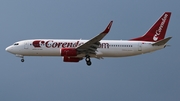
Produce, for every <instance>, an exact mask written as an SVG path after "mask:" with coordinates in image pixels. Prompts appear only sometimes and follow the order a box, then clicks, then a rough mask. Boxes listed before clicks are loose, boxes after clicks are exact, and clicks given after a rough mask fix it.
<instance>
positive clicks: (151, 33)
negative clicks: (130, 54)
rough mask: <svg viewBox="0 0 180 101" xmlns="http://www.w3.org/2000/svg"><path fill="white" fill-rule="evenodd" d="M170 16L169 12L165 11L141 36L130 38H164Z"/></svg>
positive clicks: (139, 39)
mask: <svg viewBox="0 0 180 101" xmlns="http://www.w3.org/2000/svg"><path fill="white" fill-rule="evenodd" d="M170 17H171V12H165V13H164V14H163V15H162V16H161V17H160V18H159V19H158V20H157V22H156V23H155V24H154V25H153V26H152V27H151V28H150V29H149V30H148V31H147V32H146V33H145V34H144V35H143V36H141V37H138V38H133V39H131V40H137V41H152V42H156V41H159V40H162V39H164V37H165V34H166V30H167V27H168V23H169V20H170Z"/></svg>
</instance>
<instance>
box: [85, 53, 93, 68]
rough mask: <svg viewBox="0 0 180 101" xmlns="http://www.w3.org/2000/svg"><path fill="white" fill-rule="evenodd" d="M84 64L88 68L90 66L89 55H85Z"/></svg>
mask: <svg viewBox="0 0 180 101" xmlns="http://www.w3.org/2000/svg"><path fill="white" fill-rule="evenodd" d="M85 60H86V64H87V65H88V66H90V65H91V64H92V63H91V58H90V56H89V55H86V59H85Z"/></svg>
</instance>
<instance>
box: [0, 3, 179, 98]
mask: <svg viewBox="0 0 180 101" xmlns="http://www.w3.org/2000/svg"><path fill="white" fill-rule="evenodd" d="M179 5H180V1H179V0H171V1H170V0H134V1H133V0H1V1H0V35H1V38H0V39H1V40H0V45H1V47H0V60H1V61H0V64H1V66H0V101H180V96H179V95H180V55H179V52H180V48H179V41H178V40H179V38H180V32H179V30H180V19H179V18H180V6H179ZM165 11H170V12H172V16H171V20H170V23H169V26H168V30H167V34H166V37H167V36H172V37H173V38H172V39H171V40H170V41H169V42H168V44H169V45H171V46H170V47H167V48H165V49H162V50H159V51H156V52H153V53H149V54H144V55H139V56H134V57H126V58H105V59H103V60H97V59H92V62H93V64H92V66H90V67H88V66H87V65H86V63H85V61H84V60H83V61H81V62H79V63H64V62H63V61H62V58H61V57H25V62H24V63H21V62H20V58H18V57H15V56H14V55H12V54H10V53H8V52H6V51H5V48H6V47H7V46H9V45H11V44H13V43H14V42H16V41H19V40H23V39H34V38H56V39H64V38H65V39H90V38H92V37H94V36H95V35H97V34H99V33H100V32H101V31H103V30H104V28H105V27H106V26H107V24H108V23H109V22H110V21H111V20H113V21H114V23H113V26H112V29H111V31H110V33H109V34H108V35H107V36H106V37H105V38H104V39H117V40H120V39H130V38H134V37H138V36H140V35H143V34H144V33H145V32H146V31H147V30H148V29H149V28H150V27H151V26H152V24H153V23H154V22H155V21H156V20H157V19H158V18H159V17H160V16H161V15H162V14H163V13H164V12H165Z"/></svg>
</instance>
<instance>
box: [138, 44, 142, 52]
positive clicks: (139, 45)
mask: <svg viewBox="0 0 180 101" xmlns="http://www.w3.org/2000/svg"><path fill="white" fill-rule="evenodd" d="M138 51H142V43H138Z"/></svg>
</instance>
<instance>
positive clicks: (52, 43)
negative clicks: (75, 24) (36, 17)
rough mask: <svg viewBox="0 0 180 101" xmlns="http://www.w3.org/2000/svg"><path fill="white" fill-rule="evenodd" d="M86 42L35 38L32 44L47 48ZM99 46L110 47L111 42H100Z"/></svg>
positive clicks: (77, 44) (64, 46) (73, 45)
mask: <svg viewBox="0 0 180 101" xmlns="http://www.w3.org/2000/svg"><path fill="white" fill-rule="evenodd" d="M82 44H84V43H83V42H80V41H76V42H55V41H53V40H48V41H43V40H35V41H33V42H32V45H33V46H34V47H35V48H41V46H45V47H46V48H61V47H62V48H66V47H78V46H80V45H82ZM99 48H109V43H100V46H99Z"/></svg>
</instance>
